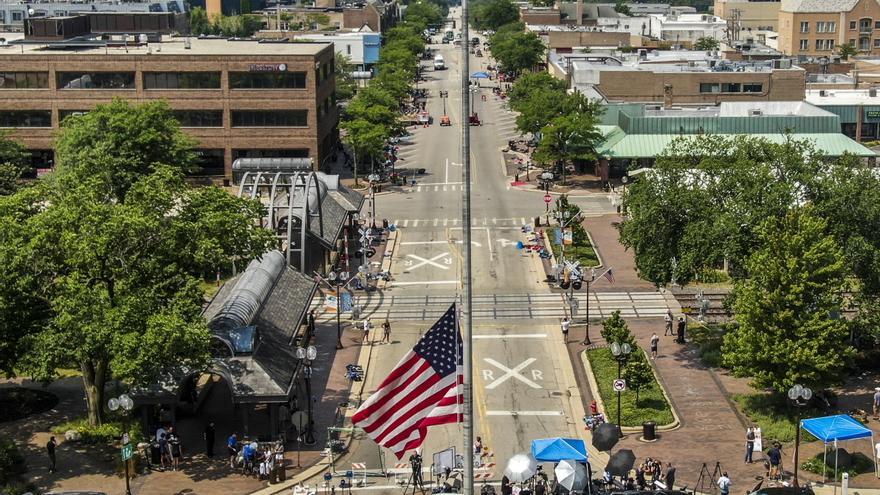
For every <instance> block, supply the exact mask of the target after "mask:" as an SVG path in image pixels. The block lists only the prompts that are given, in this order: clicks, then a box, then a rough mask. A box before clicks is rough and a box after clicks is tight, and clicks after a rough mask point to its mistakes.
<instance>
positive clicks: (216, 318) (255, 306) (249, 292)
mask: <svg viewBox="0 0 880 495" xmlns="http://www.w3.org/2000/svg"><path fill="white" fill-rule="evenodd" d="M285 263H286V262H285V259H284V255H283V254H281V251H269V252H268V253H266V254H264V255H263V257H262V258H261V259H259V260H253V261H251V262H250V263H249V264H248V267H247V269H246V270H245V271H244V273H242V274H241V276H240V277H239V278H238V280H236V282H235V286H234V287H233V288H232V292H231V293H230V294H229V295H228V296H227V297H226V299H225V301H224V302H223V306H222V307H221V308H220V310H219V311H217V313H216V314H215V315H213V316H212V317H211V321H210V323H209V324H208V327H210V328H211V330H212V331H213V332H220V333H222V334H224V335H225V334H226V333H227V332H229V331H231V330H235V329H237V328H239V327H244V326H247V325H249V324H250V323H251V322H252V321H253V319H254V316H256V314H257V312H258V311H259V310H260V306H262V304H263V302H264V301H265V300H266V296H268V295H269V291H270V290H272V286H273V285H274V284H275V281H276V280H277V279H278V276H279V275H280V274H281V271H282V270H283V269H284V265H285Z"/></svg>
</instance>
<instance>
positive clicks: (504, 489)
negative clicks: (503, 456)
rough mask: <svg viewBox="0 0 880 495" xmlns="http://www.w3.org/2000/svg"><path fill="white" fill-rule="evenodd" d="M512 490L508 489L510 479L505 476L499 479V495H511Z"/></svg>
mask: <svg viewBox="0 0 880 495" xmlns="http://www.w3.org/2000/svg"><path fill="white" fill-rule="evenodd" d="M511 493H513V490H511V487H510V478H508V477H507V475H506V474H505V475H504V476H502V477H501V495H511Z"/></svg>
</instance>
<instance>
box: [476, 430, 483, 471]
mask: <svg viewBox="0 0 880 495" xmlns="http://www.w3.org/2000/svg"><path fill="white" fill-rule="evenodd" d="M482 457H483V439H482V438H481V437H477V439H476V440H474V467H479V466H480V461H481V459H482Z"/></svg>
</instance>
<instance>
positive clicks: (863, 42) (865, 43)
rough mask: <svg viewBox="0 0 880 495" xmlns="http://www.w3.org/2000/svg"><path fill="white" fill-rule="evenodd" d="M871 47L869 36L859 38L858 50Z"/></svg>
mask: <svg viewBox="0 0 880 495" xmlns="http://www.w3.org/2000/svg"><path fill="white" fill-rule="evenodd" d="M870 49H871V38H859V50H862V51H865V50H870Z"/></svg>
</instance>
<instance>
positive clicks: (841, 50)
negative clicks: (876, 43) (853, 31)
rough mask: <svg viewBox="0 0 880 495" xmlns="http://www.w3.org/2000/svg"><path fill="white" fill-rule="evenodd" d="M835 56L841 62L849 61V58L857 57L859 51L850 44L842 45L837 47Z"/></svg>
mask: <svg viewBox="0 0 880 495" xmlns="http://www.w3.org/2000/svg"><path fill="white" fill-rule="evenodd" d="M837 54H838V55H840V58H841V59H842V60H849V58H850V57H855V56H856V55H858V54H859V50H858V48H856V45H854V44H852V43H844V44H843V45H837Z"/></svg>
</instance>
